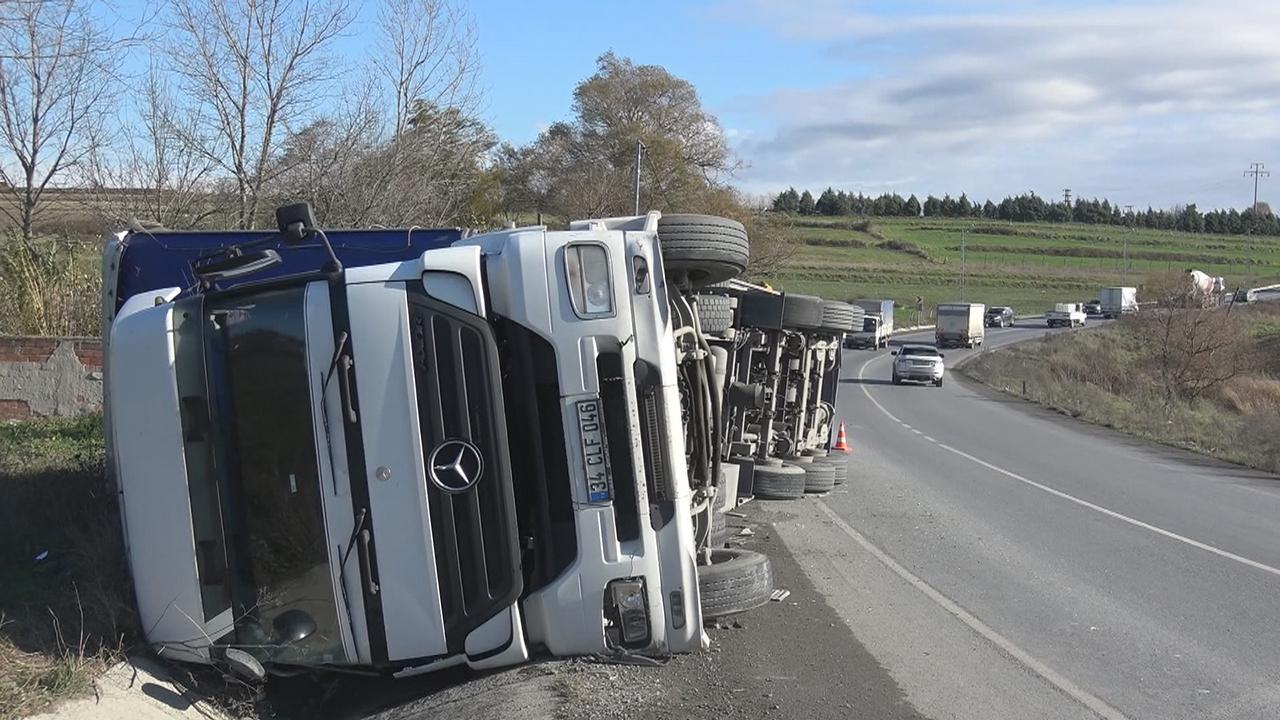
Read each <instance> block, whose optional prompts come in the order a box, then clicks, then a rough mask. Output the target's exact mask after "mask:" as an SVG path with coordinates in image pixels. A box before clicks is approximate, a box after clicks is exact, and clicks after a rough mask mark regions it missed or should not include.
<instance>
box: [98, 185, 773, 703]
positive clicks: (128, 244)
mask: <svg viewBox="0 0 1280 720" xmlns="http://www.w3.org/2000/svg"><path fill="white" fill-rule="evenodd" d="M277 220H278V225H279V231H276V232H261V231H260V232H252V231H246V232H232V233H219V232H168V231H147V230H141V229H139V230H137V231H132V232H127V233H121V234H119V235H116V236H113V237H112V238H110V239H109V241H108V243H107V247H106V250H105V254H104V264H103V265H104V283H103V288H104V301H103V317H104V338H105V339H106V340H107V352H106V361H105V362H106V367H105V373H106V422H107V434H108V447H109V455H110V459H111V465H112V468H113V472H114V474H115V478H116V481H117V483H118V486H119V490H120V501H121V509H122V518H123V524H124V529H125V538H126V544H127V553H128V563H129V566H130V571H131V575H132V579H133V584H134V589H135V594H136V600H137V605H138V610H139V618H140V625H141V627H142V630H143V634H144V636H145V639H146V640H147V642H149V643H150V644H151V645H153V646H154V647H155V648H156V649H157V650H158V651H159V653H160V654H161V655H162V656H166V657H171V658H174V659H178V660H185V661H194V662H201V663H211V664H215V665H219V666H222V667H225V668H227V669H230V670H232V671H234V672H237V673H239V674H242V675H246V676H249V677H254V678H258V679H261V678H263V677H265V675H266V674H268V673H279V672H286V673H287V672H292V671H295V670H297V669H299V668H309V669H329V670H351V669H358V670H366V671H367V670H368V669H371V668H372V669H374V670H377V671H380V672H387V673H394V674H397V675H404V674H414V673H419V672H426V671H431V670H434V669H438V668H442V667H448V666H452V665H459V664H466V665H469V666H471V667H474V668H486V667H495V666H501V665H507V664H512V663H518V662H521V661H524V660H525V659H527V658H528V657H529V656H530V655H531V654H532V653H535V652H537V651H539V649H543V650H545V651H547V652H550V653H552V654H555V655H584V654H616V653H627V652H634V653H642V654H650V655H665V654H668V653H672V652H681V651H688V650H693V649H697V648H699V647H702V646H704V645H705V643H706V637H705V635H704V633H703V631H702V618H703V614H702V604H701V599H700V595H699V583H698V572H699V568H698V564H699V562H701V563H702V564H703V565H704V566H707V567H705V568H703V570H704V571H706V570H714V571H715V572H716V573H718V577H720V578H723V577H724V576H725V575H726V573H728V574H732V573H733V572H736V570H735V568H734V567H716V566H715V565H714V563H716V562H717V558H715V557H712V556H711V553H709V552H708V551H707V544H706V539H705V538H706V530H705V529H704V528H697V529H698V530H700V533H698V534H696V533H695V517H696V514H695V510H697V508H698V505H699V504H704V505H705V503H707V502H708V498H710V497H714V494H715V486H716V484H717V482H718V478H717V477H716V476H715V473H714V471H715V470H716V468H715V467H713V466H712V465H711V459H710V458H709V457H707V453H706V452H705V451H704V452H702V453H701V454H700V455H699V454H698V453H697V451H696V448H695V447H693V443H695V442H711V441H714V439H715V438H716V437H718V433H719V425H718V423H719V416H718V414H717V412H715V411H714V409H713V408H711V407H707V406H705V404H700V403H698V402H697V400H696V398H694V397H693V396H692V395H691V392H692V391H691V389H690V388H689V385H690V382H691V378H692V379H693V380H692V381H693V382H698V378H700V377H702V375H701V374H702V373H703V372H704V369H703V368H700V367H698V366H697V365H696V363H697V362H698V361H699V360H700V357H701V356H700V355H699V354H698V353H693V352H691V351H690V348H689V347H688V346H687V344H685V345H682V344H681V340H680V339H681V338H689V337H691V336H694V335H696V327H695V328H694V329H693V331H691V330H690V329H688V328H687V327H686V326H685V324H684V323H683V322H681V317H680V316H679V315H678V314H674V313H673V312H672V308H673V307H679V306H680V304H681V303H680V295H681V291H678V290H677V289H675V288H674V287H672V288H670V289H669V283H668V280H667V277H666V275H667V273H666V272H665V271H664V264H663V263H664V258H663V254H664V252H663V251H662V250H660V244H668V245H669V246H670V248H669V250H668V251H666V254H667V260H668V262H669V265H668V268H667V269H668V270H671V271H672V275H673V278H675V279H677V280H678V281H679V283H680V284H681V286H682V287H683V288H684V289H685V290H684V291H691V290H692V289H693V288H696V287H697V286H700V285H701V284H705V283H709V282H717V281H721V280H724V279H726V278H727V277H731V276H733V275H736V274H737V273H738V272H741V270H742V268H743V267H744V266H745V263H746V259H747V238H746V234H745V232H743V230H742V226H741V225H737V224H736V223H732V222H731V221H725V220H721V219H719V218H708V217H705V216H669V217H668V218H661V217H660V216H659V214H658V213H650V214H649V215H647V216H640V217H631V218H616V219H606V220H592V221H583V222H577V223H573V225H572V226H571V229H570V230H569V231H563V232H553V231H549V230H547V229H546V228H543V227H533V228H522V229H513V230H505V231H501V232H493V233H487V234H480V235H468V234H467V233H464V232H462V231H458V230H422V229H412V230H377V231H370V230H350V231H330V232H329V233H325V232H324V231H323V230H321V229H320V228H318V227H316V223H315V222H314V219H313V218H312V216H311V212H310V208H309V207H307V206H305V205H297V206H288V207H285V208H281V209H280V210H279V211H277ZM686 320H687V319H686ZM695 322H696V320H695ZM691 427H692V428H693V429H692V430H691V429H690V428H691ZM701 428H706V430H705V432H707V433H711V438H710V439H707V438H705V437H702V435H700V433H703V432H704V431H703V430H702V429H701ZM700 438H701V439H700ZM691 453H692V454H691ZM691 476H692V477H693V483H692V485H691V482H690V477H691ZM719 559H720V560H723V559H724V558H719ZM759 564H760V563H759V561H758V560H756V561H754V564H752V565H751V567H750V568H744V569H743V570H742V572H744V573H749V574H751V577H752V578H753V582H754V583H755V584H756V585H759V582H758V578H757V576H758V575H759V569H758V565H759ZM722 584H723V583H722ZM755 591H756V592H760V589H759V588H758V587H757V588H756V590H755Z"/></svg>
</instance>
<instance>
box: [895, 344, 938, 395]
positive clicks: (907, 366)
mask: <svg viewBox="0 0 1280 720" xmlns="http://www.w3.org/2000/svg"><path fill="white" fill-rule="evenodd" d="M893 354H894V355H895V356H896V357H895V358H894V360H893V384H894V385H901V384H902V382H903V381H904V380H918V381H921V382H932V383H933V384H934V385H935V386H937V387H942V373H943V371H944V370H945V368H944V367H943V364H942V353H940V352H938V349H937V348H936V347H934V346H932V345H903V346H902V347H901V348H899V349H897V350H894V351H893Z"/></svg>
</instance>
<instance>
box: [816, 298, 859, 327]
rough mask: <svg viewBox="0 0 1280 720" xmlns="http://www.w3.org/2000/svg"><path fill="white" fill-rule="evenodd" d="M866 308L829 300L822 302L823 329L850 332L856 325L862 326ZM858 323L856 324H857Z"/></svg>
mask: <svg viewBox="0 0 1280 720" xmlns="http://www.w3.org/2000/svg"><path fill="white" fill-rule="evenodd" d="M865 313H866V311H865V310H863V309H862V308H860V307H858V306H857V305H850V304H849V303H844V302H840V301H839V300H827V301H825V302H823V303H822V329H823V330H830V331H831V332H838V333H839V332H849V331H850V330H853V329H854V327H855V326H856V327H862V317H863V315H864V314H865ZM855 324H856V325H855Z"/></svg>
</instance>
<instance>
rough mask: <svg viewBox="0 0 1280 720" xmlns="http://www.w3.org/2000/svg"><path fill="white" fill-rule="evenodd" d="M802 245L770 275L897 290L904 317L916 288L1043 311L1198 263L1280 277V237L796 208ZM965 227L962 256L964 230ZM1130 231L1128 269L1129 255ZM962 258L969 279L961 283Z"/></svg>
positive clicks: (859, 289)
mask: <svg viewBox="0 0 1280 720" xmlns="http://www.w3.org/2000/svg"><path fill="white" fill-rule="evenodd" d="M793 223H794V226H793V232H794V235H795V236H796V238H797V239H798V240H799V242H800V243H801V244H800V247H799V249H798V251H797V252H796V254H795V255H794V256H793V257H792V258H791V259H790V260H789V261H788V262H787V264H786V265H785V266H784V267H783V269H782V270H781V271H779V272H778V273H776V276H775V277H774V278H772V279H771V280H770V282H771V284H773V285H775V286H776V287H779V288H780V289H786V290H791V291H795V292H805V293H814V294H817V295H822V296H823V297H828V298H839V299H854V298H859V297H876V298H882V297H883V298H892V299H894V300H896V301H897V302H898V305H899V309H898V314H897V322H898V323H902V322H905V321H906V320H908V319H909V314H910V308H909V307H908V306H910V305H913V304H914V300H915V296H916V295H921V296H923V297H924V299H925V302H926V303H927V304H928V306H929V307H932V306H933V305H935V304H937V303H939V302H951V301H959V300H966V301H971V302H981V303H985V304H987V305H1011V306H1013V308H1014V310H1015V312H1018V313H1035V312H1041V311H1043V310H1045V309H1046V308H1047V307H1049V306H1051V305H1052V304H1053V303H1055V302H1065V301H1083V300H1087V299H1090V298H1094V297H1097V293H1098V288H1100V287H1104V286H1107V285H1121V284H1128V285H1135V286H1139V300H1141V299H1142V298H1141V285H1142V283H1143V279H1144V277H1146V276H1147V275H1149V274H1151V273H1155V272H1166V271H1170V270H1185V269H1186V268H1189V267H1194V268H1196V269H1199V270H1203V271H1204V272H1207V273H1209V274H1210V275H1221V276H1223V277H1225V278H1226V280H1227V284H1228V286H1230V287H1233V288H1234V287H1241V286H1246V287H1253V286H1257V285H1262V284H1270V283H1276V282H1280V238H1274V237H1260V236H1229V235H1206V234H1191V233H1182V232H1171V231H1162V230H1147V229H1133V230H1130V229H1127V228H1123V227H1114V226H1098V225H1082V224H1051V223H1010V222H1002V221H998V220H982V219H976V218H975V219H965V220H960V219H934V218H928V219H926V218H870V219H866V220H863V219H859V218H848V217H844V218H829V217H802V218H795V219H794V221H793ZM962 231H963V233H964V245H965V252H964V262H963V264H962V262H961V252H960V245H961V234H962ZM1126 238H1127V240H1128V258H1129V263H1128V274H1127V279H1126V274H1125V267H1124V263H1123V261H1122V256H1123V254H1124V249H1123V248H1124V241H1125V239H1126ZM962 267H963V268H964V272H963V275H964V278H965V280H964V289H963V292H962V290H961V277H962Z"/></svg>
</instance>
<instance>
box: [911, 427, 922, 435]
mask: <svg viewBox="0 0 1280 720" xmlns="http://www.w3.org/2000/svg"><path fill="white" fill-rule="evenodd" d="M911 432H913V433H915V434H917V435H923V434H924V433H922V432H920V431H919V430H917V429H915V428H911Z"/></svg>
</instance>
